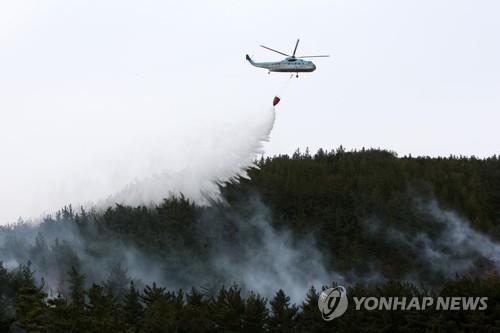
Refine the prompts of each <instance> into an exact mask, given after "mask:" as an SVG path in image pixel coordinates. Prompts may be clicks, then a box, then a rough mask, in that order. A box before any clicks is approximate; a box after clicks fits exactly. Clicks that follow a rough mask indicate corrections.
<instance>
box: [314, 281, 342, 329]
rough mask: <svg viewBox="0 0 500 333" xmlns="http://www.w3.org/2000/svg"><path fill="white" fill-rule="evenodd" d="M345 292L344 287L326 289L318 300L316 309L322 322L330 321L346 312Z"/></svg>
mask: <svg viewBox="0 0 500 333" xmlns="http://www.w3.org/2000/svg"><path fill="white" fill-rule="evenodd" d="M348 303H349V302H348V300H347V292H346V290H345V288H344V287H342V286H338V287H335V288H328V289H325V290H323V291H322V292H321V294H320V295H319V298H318V308H319V311H321V316H322V317H323V319H324V320H326V321H330V320H333V319H335V318H337V317H340V316H342V315H343V314H344V312H345V311H346V310H347V305H348Z"/></svg>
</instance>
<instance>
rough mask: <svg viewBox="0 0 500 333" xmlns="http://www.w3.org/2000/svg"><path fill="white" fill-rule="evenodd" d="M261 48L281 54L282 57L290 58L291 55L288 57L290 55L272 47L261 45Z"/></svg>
mask: <svg viewBox="0 0 500 333" xmlns="http://www.w3.org/2000/svg"><path fill="white" fill-rule="evenodd" d="M261 47H263V48H265V49H268V50H270V51H273V52H276V53H279V54H282V55H284V56H287V57H289V55H288V54H286V53H283V52H280V51H277V50H274V49H272V48H270V47H267V46H264V45H261Z"/></svg>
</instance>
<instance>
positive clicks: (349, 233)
mask: <svg viewBox="0 0 500 333" xmlns="http://www.w3.org/2000/svg"><path fill="white" fill-rule="evenodd" d="M257 164H258V168H256V169H253V170H251V171H250V179H242V180H241V181H240V182H238V183H234V184H224V188H223V197H222V198H221V200H219V201H214V202H213V204H212V205H210V206H204V207H201V206H198V205H195V204H194V203H193V202H191V201H190V200H189V199H187V198H184V197H182V196H181V197H178V198H169V199H166V200H165V201H164V202H163V204H161V205H159V206H157V207H128V206H122V205H118V204H117V205H115V206H114V207H109V208H108V209H107V210H105V211H98V210H83V209H76V208H73V207H71V206H68V207H65V208H63V209H62V210H61V211H60V212H58V213H57V214H54V215H53V216H47V217H45V218H44V220H43V221H42V222H41V223H40V224H37V225H31V224H29V223H24V222H22V221H20V222H18V223H15V224H12V225H10V226H4V227H2V229H1V232H0V251H1V252H0V260H2V261H3V267H4V268H3V269H2V270H1V271H0V279H1V281H3V282H2V283H1V286H2V287H1V288H2V289H0V293H1V304H0V307H1V311H2V312H1V318H2V322H3V325H4V327H7V326H10V325H12V323H14V326H17V327H24V328H26V329H27V330H28V331H29V332H68V331H72V332H125V331H126V332H170V331H178V332H215V331H225V332H234V331H245V332H259V331H264V330H267V331H272V332H290V331H293V330H298V331H300V332H313V331H314V332H316V331H317V332H320V331H329V330H331V328H332V327H339V328H343V329H344V330H345V331H351V330H358V331H364V330H366V331H370V330H371V329H379V330H386V331H387V330H390V329H391V327H392V328H394V327H406V328H411V327H414V328H416V327H417V326H415V325H420V326H418V327H420V329H423V328H426V329H432V328H435V329H437V328H440V329H443V330H455V329H457V328H459V327H465V326H462V325H469V326H467V327H474V329H473V330H478V329H481V328H485V327H489V328H491V327H493V326H494V325H498V323H497V322H496V321H495V320H497V319H498V311H499V310H498V309H500V308H498V305H497V304H498V301H499V299H500V287H499V283H500V282H499V278H498V276H497V275H496V274H497V270H498V267H499V265H500V245H499V243H498V241H500V161H499V159H498V158H497V157H496V156H495V157H492V158H488V159H477V158H465V157H453V156H452V157H449V158H422V157H419V158H413V157H397V156H395V155H394V154H393V153H391V152H387V151H380V150H362V151H357V152H353V151H351V152H347V151H344V149H342V148H339V149H337V150H335V151H328V152H327V151H324V150H319V151H318V152H317V153H316V154H314V155H311V154H310V153H309V152H307V151H306V152H305V153H300V152H296V153H295V154H294V155H293V156H286V155H284V156H276V157H272V158H262V159H260V160H259V161H258V162H257ZM457 275H458V276H459V277H457ZM475 279H477V280H475ZM391 281H392V282H391ZM395 281H399V282H395ZM406 282H408V283H406ZM332 283H338V284H341V285H344V286H346V287H347V286H349V287H353V288H354V289H350V292H351V293H355V294H356V293H357V294H358V295H371V294H377V293H378V294H380V295H383V294H384V292H386V294H394V295H407V294H410V295H411V294H422V293H434V292H435V293H441V294H442V293H444V294H446V293H450V292H451V293H454V292H455V293H457V295H462V294H463V295H469V294H471V295H477V296H488V297H490V301H489V307H488V310H487V311H486V312H481V313H471V314H468V315H467V316H462V317H454V315H452V314H443V313H439V312H425V313H419V314H411V315H410V314H408V313H405V312H402V313H396V314H394V313H393V314H392V315H391V316H393V317H391V318H387V317H385V316H384V315H383V313H376V312H375V313H365V314H363V316H366V318H364V319H360V318H361V317H359V316H360V315H361V314H360V313H354V312H350V311H348V313H347V314H346V315H345V316H343V317H342V320H339V321H334V323H324V322H323V321H322V319H321V316H320V314H319V312H317V311H316V310H317V307H316V303H315V302H316V299H317V292H316V291H314V290H309V288H310V287H311V286H313V285H314V286H315V287H316V288H317V290H319V289H320V288H321V287H322V286H327V285H332ZM235 284H236V285H235ZM224 286H225V287H224ZM416 286H417V287H416ZM192 288H194V289H192ZM180 289H182V290H183V291H179V290H180ZM280 289H282V290H283V291H281V292H278V290H280ZM308 290H309V292H308ZM307 292H308V296H307V297H306V293H307ZM485 293H486V295H485ZM287 295H289V296H290V298H289V299H287V297H288V296H287ZM315 297H316V298H315ZM266 299H267V300H268V301H271V302H267V301H266ZM293 303H296V305H297V306H298V307H295V306H294V305H293ZM367 318H371V319H370V320H368V319H367ZM495 318H496V319H495ZM422 320H426V321H428V324H425V325H427V326H425V325H424V324H422ZM450 321H454V323H453V324H452V323H450ZM391 325H396V326H391ZM470 325H476V326H470ZM481 325H483V326H481Z"/></svg>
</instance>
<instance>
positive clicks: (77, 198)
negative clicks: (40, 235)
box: [0, 87, 275, 225]
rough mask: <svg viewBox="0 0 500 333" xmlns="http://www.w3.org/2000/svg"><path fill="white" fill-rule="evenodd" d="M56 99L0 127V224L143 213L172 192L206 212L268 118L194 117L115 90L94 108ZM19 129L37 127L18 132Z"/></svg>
mask: <svg viewBox="0 0 500 333" xmlns="http://www.w3.org/2000/svg"><path fill="white" fill-rule="evenodd" d="M137 89H140V88H139V87H137ZM97 90H99V89H97ZM58 93H59V94H61V96H60V97H58V99H57V100H56V102H54V101H47V98H48V97H46V96H55V95H56V93H55V92H47V94H46V95H41V96H35V97H33V99H34V100H32V101H31V102H37V98H38V99H40V100H39V101H38V102H39V104H40V105H44V108H43V110H33V109H26V110H23V112H24V113H23V112H20V113H12V114H9V115H8V117H6V118H5V119H4V120H5V121H4V122H3V123H2V125H0V127H1V128H0V130H1V131H0V153H1V154H2V163H0V184H2V187H1V188H0V205H1V207H0V208H1V209H0V225H1V224H5V223H11V222H14V221H15V220H17V218H18V217H23V218H32V217H33V218H36V217H38V216H42V215H44V214H50V213H52V212H54V211H56V210H58V209H60V207H62V206H64V205H68V204H72V205H73V206H80V205H82V206H84V207H90V206H94V207H95V206H96V205H97V206H98V207H105V206H108V205H110V204H114V203H115V202H118V203H124V204H129V205H140V204H147V205H148V204H155V203H159V202H160V201H161V200H162V199H163V198H166V197H168V196H170V195H172V194H178V193H181V192H182V193H183V194H184V195H185V196H186V197H188V198H190V199H193V200H194V201H195V202H197V203H199V204H206V203H207V202H208V201H209V200H214V199H217V198H218V195H219V185H221V184H224V183H226V182H230V181H234V180H236V179H237V178H238V177H247V169H248V168H250V167H252V166H253V163H254V160H255V158H256V155H257V154H261V153H263V143H264V142H265V141H267V140H268V138H269V134H270V132H271V129H272V127H273V124H274V117H275V113H274V109H269V108H264V107H258V106H257V107H256V106H250V105H242V106H239V108H238V109H229V108H228V106H219V107H218V108H214V107H205V108H204V109H200V108H199V107H198V108H196V110H197V111H196V112H194V111H192V110H193V105H189V101H188V102H187V103H186V105H180V106H177V107H178V109H177V110H176V111H173V110H172V107H169V106H168V105H167V104H168V103H167V102H166V101H164V100H162V99H161V98H160V97H159V93H158V94H157V95H156V96H154V98H153V97H151V96H150V97H148V92H141V91H139V92H134V93H133V94H129V95H127V91H126V90H124V89H120V90H119V91H115V92H113V91H107V92H106V93H107V94H108V95H109V96H107V97H105V98H103V97H102V96H101V97H100V99H99V98H97V97H94V96H86V95H85V94H80V95H78V94H77V95H75V93H74V92H72V91H69V90H68V91H61V92H58ZM98 93H99V94H103V92H102V91H93V92H92V94H98ZM149 95H151V93H149ZM137 96H143V98H138V97H137ZM200 98H202V97H200ZM94 99H99V100H100V104H99V105H96V104H95V101H94ZM193 103H194V102H193ZM196 103H201V101H198V102H196ZM196 103H194V104H196ZM206 103H207V104H214V105H217V103H216V102H215V101H210V100H207V101H206ZM226 108H228V111H225V109H226ZM214 109H215V110H214ZM26 121H29V122H30V124H38V125H39V128H37V129H36V130H30V131H26V132H23V128H24V125H23V124H24V123H25V122H26Z"/></svg>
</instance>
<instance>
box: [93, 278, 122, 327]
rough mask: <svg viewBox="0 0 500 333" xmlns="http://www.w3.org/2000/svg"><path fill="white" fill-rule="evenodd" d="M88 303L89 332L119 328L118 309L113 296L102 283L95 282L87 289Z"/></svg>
mask: <svg viewBox="0 0 500 333" xmlns="http://www.w3.org/2000/svg"><path fill="white" fill-rule="evenodd" d="M87 296H88V300H89V301H88V304H87V305H86V308H87V314H88V317H89V325H90V329H89V332H95V333H100V332H112V331H113V330H115V329H117V324H118V320H117V319H118V318H117V317H118V309H117V304H116V303H115V300H114V299H113V296H112V295H110V294H108V293H106V292H105V290H104V288H103V287H102V286H100V285H97V284H93V285H92V286H91V287H90V288H89V290H88V291H87Z"/></svg>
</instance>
